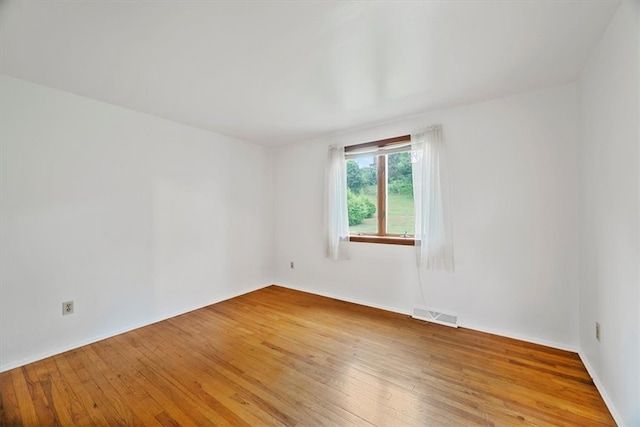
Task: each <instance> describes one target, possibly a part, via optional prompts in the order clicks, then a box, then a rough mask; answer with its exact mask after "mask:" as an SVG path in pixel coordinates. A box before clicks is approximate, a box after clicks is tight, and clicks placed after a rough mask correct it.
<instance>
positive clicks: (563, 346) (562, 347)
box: [274, 283, 578, 353]
mask: <svg viewBox="0 0 640 427" xmlns="http://www.w3.org/2000/svg"><path fill="white" fill-rule="evenodd" d="M274 285H275V286H280V287H283V288H287V289H293V290H295V291H302V292H307V293H310V294H314V295H319V296H323V297H327V298H333V299H337V300H340V301H345V302H351V303H354V304H358V305H364V306H367V307H373V308H379V309H381V310H385V311H391V312H393V313H400V314H406V315H408V316H410V315H411V310H403V309H399V308H397V307H389V306H384V305H380V304H374V303H371V302H368V301H363V300H359V299H356V298H346V297H344V296H341V295H336V294H332V293H329V292H318V291H316V290H314V289H308V288H303V287H300V286H291V285H286V284H281V283H275V284H274ZM458 319H459V318H458ZM458 326H460V327H461V328H466V329H472V330H474V331H478V332H484V333H487V334H492V335H499V336H501V337H506V338H513V339H516V340H520V341H526V342H529V343H532V344H539V345H543V346H545V347H551V348H556V349H558V350H565V351H570V352H572V353H578V348H577V347H576V346H573V345H569V344H563V343H558V342H554V341H548V340H544V339H539V338H532V337H529V336H526V335H518V334H513V333H504V332H502V331H499V330H495V329H494V330H492V329H487V328H482V327H477V326H475V325H473V324H471V323H463V322H459V323H458Z"/></svg>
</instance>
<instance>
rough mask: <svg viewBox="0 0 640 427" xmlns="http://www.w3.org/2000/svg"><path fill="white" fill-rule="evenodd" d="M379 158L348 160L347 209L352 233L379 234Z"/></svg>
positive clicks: (368, 157) (366, 157)
mask: <svg viewBox="0 0 640 427" xmlns="http://www.w3.org/2000/svg"><path fill="white" fill-rule="evenodd" d="M377 161H378V158H377V157H376V156H364V157H358V158H356V159H351V160H347V187H348V189H347V209H348V211H349V231H350V232H351V233H355V234H359V233H373V234H375V233H377V232H378V215H377V206H378V162H377Z"/></svg>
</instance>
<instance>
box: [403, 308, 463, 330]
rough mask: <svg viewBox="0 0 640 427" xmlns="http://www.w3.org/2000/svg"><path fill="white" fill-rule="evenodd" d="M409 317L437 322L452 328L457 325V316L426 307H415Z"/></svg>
mask: <svg viewBox="0 0 640 427" xmlns="http://www.w3.org/2000/svg"><path fill="white" fill-rule="evenodd" d="M411 317H413V318H414V319H420V320H426V321H427V322H433V323H438V324H440V325H445V326H451V327H452V328H457V327H458V316H455V315H453V314H447V313H441V312H439V311H434V310H430V309H428V308H420V307H415V308H414V309H413V314H412V315H411Z"/></svg>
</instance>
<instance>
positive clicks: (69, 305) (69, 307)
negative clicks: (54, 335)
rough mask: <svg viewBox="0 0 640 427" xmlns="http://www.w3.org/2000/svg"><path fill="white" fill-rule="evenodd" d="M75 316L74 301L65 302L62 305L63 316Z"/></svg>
mask: <svg viewBox="0 0 640 427" xmlns="http://www.w3.org/2000/svg"><path fill="white" fill-rule="evenodd" d="M67 314H73V301H65V302H63V303H62V315H63V316H66V315H67Z"/></svg>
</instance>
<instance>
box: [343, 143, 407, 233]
mask: <svg viewBox="0 0 640 427" xmlns="http://www.w3.org/2000/svg"><path fill="white" fill-rule="evenodd" d="M410 150H411V136H410V135H404V136H400V137H397V138H391V139H385V140H381V141H373V142H367V143H364V144H358V145H352V146H348V147H345V150H344V151H345V159H346V167H347V171H346V172H347V209H348V212H349V232H350V238H349V240H351V241H356V242H372V243H391V244H402V245H413V244H414V238H413V237H414V236H413V235H414V226H415V225H414V209H413V177H412V166H411V155H410Z"/></svg>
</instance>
